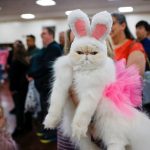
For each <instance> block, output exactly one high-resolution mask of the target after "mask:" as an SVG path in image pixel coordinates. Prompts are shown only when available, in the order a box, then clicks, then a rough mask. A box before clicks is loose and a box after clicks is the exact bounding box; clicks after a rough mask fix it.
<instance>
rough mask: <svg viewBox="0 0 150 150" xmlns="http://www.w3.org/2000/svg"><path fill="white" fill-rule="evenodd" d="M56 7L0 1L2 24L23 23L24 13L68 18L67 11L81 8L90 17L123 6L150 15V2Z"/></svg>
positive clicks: (59, 1)
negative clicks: (22, 15)
mask: <svg viewBox="0 0 150 150" xmlns="http://www.w3.org/2000/svg"><path fill="white" fill-rule="evenodd" d="M55 1H56V5H54V6H46V7H42V6H39V5H37V4H36V3H35V2H36V0H0V22H4V21H23V19H21V18H20V15H21V14H22V13H33V14H35V16H36V18H35V19H54V18H64V17H66V15H65V11H67V10H73V9H77V8H80V9H82V10H84V11H85V12H86V13H88V14H89V15H93V14H95V13H97V12H99V11H103V10H108V11H110V12H113V11H117V8H118V7H121V6H132V7H133V8H134V13H150V0H55Z"/></svg>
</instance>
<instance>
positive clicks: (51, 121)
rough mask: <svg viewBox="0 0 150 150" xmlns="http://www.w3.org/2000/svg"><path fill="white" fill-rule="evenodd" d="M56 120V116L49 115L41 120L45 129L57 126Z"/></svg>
mask: <svg viewBox="0 0 150 150" xmlns="http://www.w3.org/2000/svg"><path fill="white" fill-rule="evenodd" d="M57 124H58V121H57V119H56V118H54V117H52V116H51V115H47V116H46V117H45V120H44V122H43V125H44V127H45V128H46V129H55V128H56V127H57Z"/></svg>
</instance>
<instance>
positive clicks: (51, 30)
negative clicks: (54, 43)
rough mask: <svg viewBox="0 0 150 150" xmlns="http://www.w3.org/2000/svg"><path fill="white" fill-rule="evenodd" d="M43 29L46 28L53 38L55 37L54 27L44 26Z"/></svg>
mask: <svg viewBox="0 0 150 150" xmlns="http://www.w3.org/2000/svg"><path fill="white" fill-rule="evenodd" d="M43 29H46V30H47V31H48V33H49V34H50V35H52V36H53V38H55V31H54V27H43Z"/></svg>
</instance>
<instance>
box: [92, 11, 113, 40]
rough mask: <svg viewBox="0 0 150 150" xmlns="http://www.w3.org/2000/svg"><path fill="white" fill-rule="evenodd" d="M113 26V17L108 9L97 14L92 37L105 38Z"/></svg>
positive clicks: (94, 18) (93, 20)
mask: <svg viewBox="0 0 150 150" xmlns="http://www.w3.org/2000/svg"><path fill="white" fill-rule="evenodd" d="M111 27H112V17H111V15H110V13H108V12H107V11H103V12H100V13H98V14H96V15H95V16H94V17H93V19H92V24H91V29H92V37H94V38H95V39H97V40H105V39H106V37H107V35H108V34H109V33H110V31H111Z"/></svg>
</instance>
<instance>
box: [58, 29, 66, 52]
mask: <svg viewBox="0 0 150 150" xmlns="http://www.w3.org/2000/svg"><path fill="white" fill-rule="evenodd" d="M59 44H60V47H61V49H62V50H64V45H65V32H64V31H62V32H60V33H59Z"/></svg>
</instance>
